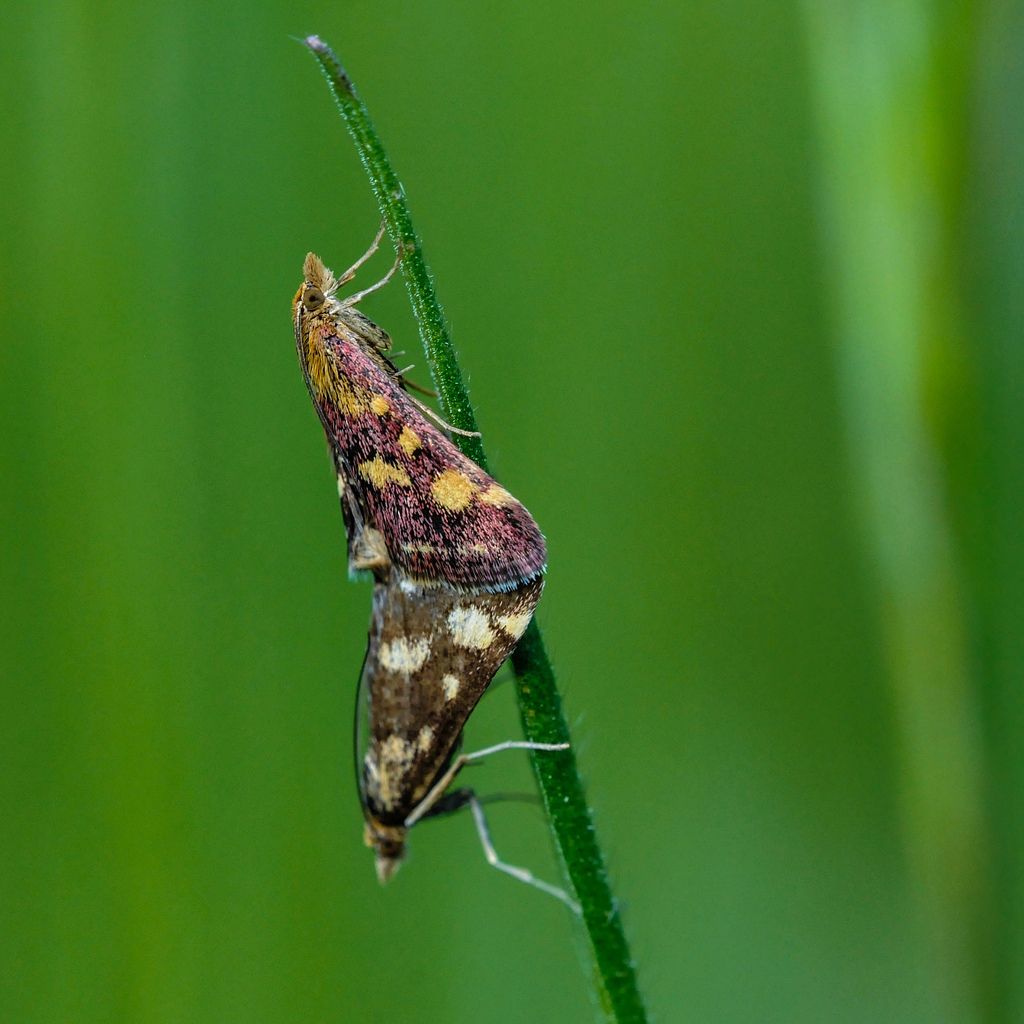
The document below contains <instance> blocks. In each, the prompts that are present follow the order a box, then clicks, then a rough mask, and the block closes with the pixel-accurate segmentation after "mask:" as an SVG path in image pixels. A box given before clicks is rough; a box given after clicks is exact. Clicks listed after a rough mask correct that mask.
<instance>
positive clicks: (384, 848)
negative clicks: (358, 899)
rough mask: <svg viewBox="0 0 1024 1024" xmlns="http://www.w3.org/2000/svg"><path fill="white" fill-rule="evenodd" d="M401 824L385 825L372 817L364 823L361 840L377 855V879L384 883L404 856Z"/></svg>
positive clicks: (403, 834) (403, 832) (397, 867)
mask: <svg viewBox="0 0 1024 1024" xmlns="http://www.w3.org/2000/svg"><path fill="white" fill-rule="evenodd" d="M407 831H408V830H407V829H406V828H405V827H404V826H402V825H385V824H383V823H382V822H380V821H378V820H377V819H376V818H373V819H371V820H369V821H367V823H366V828H365V830H364V831H363V842H365V843H366V845H367V846H369V847H371V848H372V849H373V852H374V854H375V855H376V857H377V880H378V881H379V882H380V884H381V885H384V884H385V883H386V882H387V881H388V880H389V879H390V878H391V876H392V875H393V874H394V873H395V872H396V871H397V870H398V869H399V868H400V867H401V865H402V858H403V857H404V856H405V834H406V832H407Z"/></svg>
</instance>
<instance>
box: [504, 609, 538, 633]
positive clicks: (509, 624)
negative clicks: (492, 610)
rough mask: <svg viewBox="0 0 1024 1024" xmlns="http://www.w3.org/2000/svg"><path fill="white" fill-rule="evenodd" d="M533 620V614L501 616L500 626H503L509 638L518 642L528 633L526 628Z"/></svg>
mask: <svg viewBox="0 0 1024 1024" xmlns="http://www.w3.org/2000/svg"><path fill="white" fill-rule="evenodd" d="M532 618H533V612H517V613H516V614H514V615H499V616H498V625H499V626H501V628H502V629H503V630H505V632H506V633H508V635H509V636H514V637H515V638H516V639H517V640H518V639H519V638H520V637H521V636H522V635H523V634H524V633H525V632H526V627H527V626H528V625H529V624H530V619H532Z"/></svg>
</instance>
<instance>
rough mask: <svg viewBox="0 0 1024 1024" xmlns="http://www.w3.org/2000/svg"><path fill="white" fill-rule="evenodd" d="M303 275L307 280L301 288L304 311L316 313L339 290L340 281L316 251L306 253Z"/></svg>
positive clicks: (300, 298)
mask: <svg viewBox="0 0 1024 1024" xmlns="http://www.w3.org/2000/svg"><path fill="white" fill-rule="evenodd" d="M302 275H303V277H304V278H305V280H304V281H303V283H302V288H301V289H300V290H299V301H300V302H301V303H302V309H303V311H304V312H306V313H316V312H318V311H319V310H320V309H322V308H323V306H324V303H325V302H327V300H328V299H329V298H330V297H331V296H332V295H334V293H335V291H337V288H338V282H337V280H336V279H335V277H334V274H333V273H332V272H331V270H330V269H329V268H328V267H325V266H324V264H323V261H322V260H321V259H320V257H319V256H317V254H316V253H314V252H310V253H306V261H305V263H303V265H302Z"/></svg>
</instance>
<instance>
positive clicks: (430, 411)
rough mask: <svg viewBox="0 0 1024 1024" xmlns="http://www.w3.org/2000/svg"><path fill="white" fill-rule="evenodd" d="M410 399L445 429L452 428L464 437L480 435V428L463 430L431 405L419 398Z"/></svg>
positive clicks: (410, 397) (452, 430)
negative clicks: (444, 418) (425, 403)
mask: <svg viewBox="0 0 1024 1024" xmlns="http://www.w3.org/2000/svg"><path fill="white" fill-rule="evenodd" d="M409 400H410V401H411V402H414V403H415V404H416V405H418V406H419V408H420V410H421V411H422V412H424V413H425V414H426V415H427V416H429V417H430V418H431V419H432V420H435V421H436V422H438V423H439V424H440V425H441V426H442V427H444V429H445V430H450V431H451V432H452V433H453V434H459V435H461V436H462V437H480V436H481V435H480V431H479V430H462V429H461V428H459V427H453V426H452V425H451V424H450V423H446V422H445V421H444V420H443V419H441V417H440V416H438V414H437V413H436V412H434V410H433V409H431V408H430V406H429V405H424V404H423V403H422V402H421V401H420V400H419V399H418V398H413V397H412V395H410V396H409Z"/></svg>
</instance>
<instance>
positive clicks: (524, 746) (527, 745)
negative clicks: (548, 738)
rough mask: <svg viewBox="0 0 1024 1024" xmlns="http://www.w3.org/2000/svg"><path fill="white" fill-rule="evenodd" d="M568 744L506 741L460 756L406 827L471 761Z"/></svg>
mask: <svg viewBox="0 0 1024 1024" xmlns="http://www.w3.org/2000/svg"><path fill="white" fill-rule="evenodd" d="M568 749H569V744H568V743H532V742H530V740H506V741H505V742H504V743H496V744H495V745H494V746H493V747H484V749H483V750H474V751H473V752H472V753H471V754H459V756H458V757H457V758H455V760H454V761H452V763H451V766H450V767H449V768H448V771H446V772H445V773H444V774H443V775H442V776H441V778H439V779H438V780H437V782H435V783H434V784H433V786H431V787H430V789H429V791H428V792H427V795H426V796H425V797H424V798H423V799H422V800H421V801H420V802H419V803H418V804H417V805H416V806H415V807H414V808H413V810H412V813H411V814H410V815H409V817H407V818H406V819H405V822H404V824H405V827H406V828H412V827H413V825H415V824H416V822H417V821H419V820H420V819H421V818H422V817H423V816H424V815H425V814H427V813H428V812H429V811H430V809H431V808H432V807H433V806H434V804H436V803H437V802H438V800H440V799H441V798H442V797H443V796H444V791H445V790H446V789H447V788H448V787H449V786H450V785H451V783H452V779H454V778H455V776H456V775H458V774H459V772H460V771H462V769H463V768H465V767H466V765H467V764H469V763H470V762H471V761H479V760H480V759H481V758H484V757H487V756H488V755H489V754H498V753H500V752H501V751H502V750H568Z"/></svg>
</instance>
